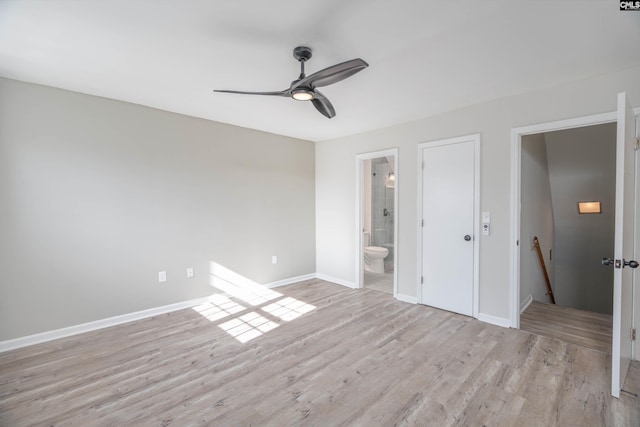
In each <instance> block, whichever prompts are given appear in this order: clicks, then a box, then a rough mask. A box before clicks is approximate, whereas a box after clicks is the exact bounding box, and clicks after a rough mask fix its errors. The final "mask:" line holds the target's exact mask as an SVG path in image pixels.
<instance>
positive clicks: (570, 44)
mask: <svg viewBox="0 0 640 427" xmlns="http://www.w3.org/2000/svg"><path fill="white" fill-rule="evenodd" d="M638 40H640V12H623V11H619V10H618V2H617V1H612V0H581V1H578V0H553V1H552V0H537V1H536V0H485V1H478V0H471V1H470V0H456V1H447V0H438V1H428V0H398V1H390V0H373V1H372V0H323V1H310V0H295V1H294V0H270V1H265V0H244V1H240V0H134V1H131V0H110V1H103V0H82V1H79V0H49V1H35V0H0V76H4V77H9V78H13V79H18V80H23V81H28V82H35V83H40V84H45V85H50V86H55V87H60V88H64V89H69V90H73V91H78V92H83V93H88V94H92V95H98V96H104V97H108V98H114V99H119V100H123V101H129V102H133V103H137V104H142V105H147V106H151V107H155V108H159V109H163V110H168V111H173V112H177V113H182V114H187V115H191V116H196V117H202V118H206V119H210V120H215V121H219V122H224V123H230V124H234V125H238V126H244V127H248V128H253V129H259V130H262V131H267V132H272V133H277V134H282V135H288V136H293V137H297V138H303V139H307V140H311V141H321V140H327V139H333V138H338V137H342V136H346V135H350V134H355V133H361V132H366V131H369V130H373V129H378V128H382V127H387V126H390V125H393V124H397V123H402V122H407V121H410V120H415V119H419V118H422V117H427V116H431V115H434V114H438V113H442V112H445V111H450V110H452V109H455V108H459V107H462V106H465V105H471V104H475V103H479V102H483V101H488V100H491V99H496V98H500V97H504V96H509V95H513V94H518V93H523V92H527V91H530V90H533V89H537V88H542V87H549V86H554V85H558V84H561V83H564V82H568V81H572V80H577V79H581V78H585V77H590V76H594V75H598V74H603V73H607V72H612V71H618V70H622V69H626V68H631V67H636V66H640V49H638V44H637V43H638ZM297 45H307V46H310V47H311V48H312V49H313V51H314V55H313V58H312V59H311V60H310V61H309V62H308V63H307V74H310V73H312V72H314V71H317V70H319V69H322V68H324V67H327V66H329V65H333V64H335V63H338V62H342V61H346V60H349V59H353V58H356V57H360V58H362V59H364V60H365V61H367V62H368V63H369V64H370V66H369V68H367V69H365V70H364V71H362V72H360V73H358V74H356V75H355V76H353V77H350V78H349V79H347V80H344V81H342V82H340V83H337V84H335V85H333V86H329V87H326V88H323V91H322V92H323V93H324V94H325V95H326V96H327V97H328V98H329V99H330V100H331V102H332V103H333V105H334V107H335V109H336V113H337V115H336V117H334V118H332V119H327V118H325V117H324V116H322V115H321V114H320V113H318V112H317V111H316V110H315V109H314V108H313V106H312V105H311V104H310V103H308V102H307V103H303V102H297V101H294V100H292V99H287V98H281V97H267V96H250V95H230V94H221V93H213V89H214V88H215V89H237V90H257V91H270V90H282V89H285V88H288V86H289V83H290V82H291V81H292V80H294V79H295V78H296V77H297V75H298V73H299V66H298V63H297V61H296V60H295V59H294V58H293V56H292V50H293V48H294V47H295V46H297Z"/></svg>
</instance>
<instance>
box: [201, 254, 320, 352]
mask: <svg viewBox="0 0 640 427" xmlns="http://www.w3.org/2000/svg"><path fill="white" fill-rule="evenodd" d="M209 284H210V285H211V286H213V287H215V288H216V289H218V290H219V291H222V292H223V293H220V294H215V295H212V296H210V297H209V298H207V301H206V302H204V303H202V304H200V305H197V306H195V307H193V310H195V311H196V312H197V313H199V314H200V315H201V316H203V317H204V318H206V319H208V320H209V321H211V322H214V323H219V322H221V321H223V323H219V324H218V327H219V328H220V329H222V330H223V331H225V332H226V333H227V334H229V335H231V336H232V337H233V338H235V339H236V340H237V341H239V342H241V343H246V342H249V341H251V340H252V339H254V338H257V337H259V336H261V335H263V334H265V333H267V332H269V331H271V330H273V329H275V328H277V327H278V326H280V325H281V324H282V323H280V321H283V322H290V321H292V320H294V319H297V318H298V317H300V316H302V315H304V314H307V313H309V312H310V311H312V310H314V309H315V308H316V306H314V305H311V304H307V303H305V302H304V301H300V300H297V299H295V298H291V297H285V296H284V295H282V294H281V293H279V292H275V291H273V290H271V289H269V288H267V287H266V286H264V285H260V284H258V283H256V282H254V281H253V280H251V279H248V278H246V277H244V276H242V275H240V274H238V273H236V272H234V271H232V270H229V269H228V268H226V267H224V266H222V265H220V264H218V263H216V262H213V261H212V262H211V263H210V275H209ZM234 299H237V300H240V301H243V302H245V303H247V304H248V305H249V306H251V307H247V306H244V305H242V304H240V303H238V302H236V301H234ZM250 310H251V311H250ZM258 311H261V312H262V313H261V314H260V313H258Z"/></svg>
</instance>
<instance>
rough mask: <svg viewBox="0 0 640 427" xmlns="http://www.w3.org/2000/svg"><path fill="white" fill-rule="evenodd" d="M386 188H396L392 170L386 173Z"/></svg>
mask: <svg viewBox="0 0 640 427" xmlns="http://www.w3.org/2000/svg"><path fill="white" fill-rule="evenodd" d="M387 188H396V176H395V175H394V173H393V172H389V175H387Z"/></svg>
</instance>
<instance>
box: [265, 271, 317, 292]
mask: <svg viewBox="0 0 640 427" xmlns="http://www.w3.org/2000/svg"><path fill="white" fill-rule="evenodd" d="M316 277H317V275H316V274H315V273H311V274H305V275H302V276H296V277H290V278H288V279H282V280H277V281H275V282H271V283H265V285H264V286H266V287H267V288H277V287H278V286H286V285H291V284H293V283H297V282H302V281H303V280H311V279H315V278H316Z"/></svg>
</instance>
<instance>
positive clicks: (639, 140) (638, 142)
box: [635, 136, 640, 151]
mask: <svg viewBox="0 0 640 427" xmlns="http://www.w3.org/2000/svg"><path fill="white" fill-rule="evenodd" d="M635 150H636V151H638V150H640V137H638V136H636V146H635Z"/></svg>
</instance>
